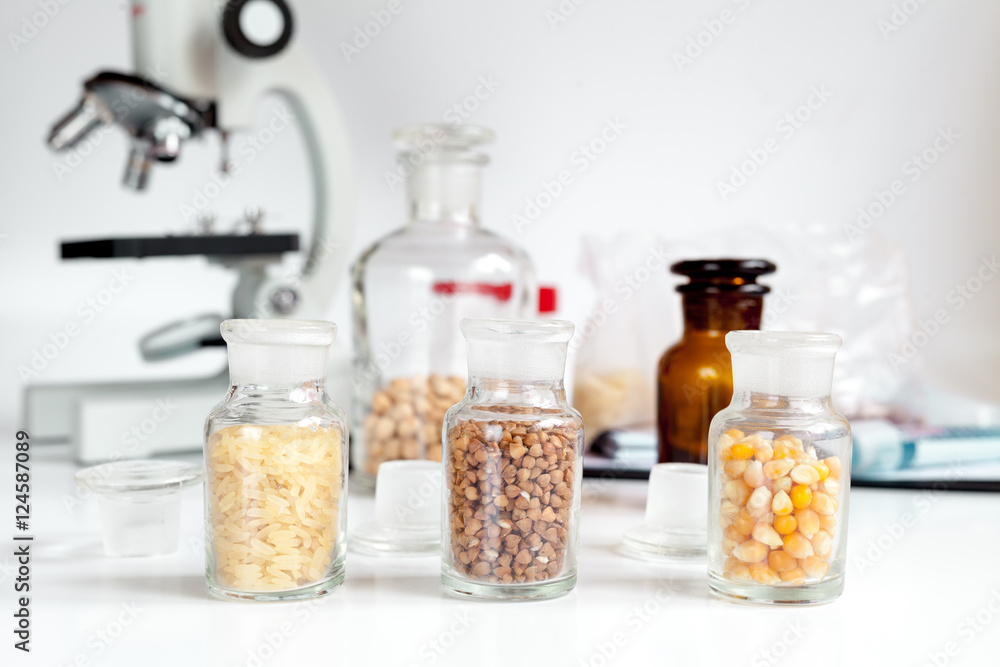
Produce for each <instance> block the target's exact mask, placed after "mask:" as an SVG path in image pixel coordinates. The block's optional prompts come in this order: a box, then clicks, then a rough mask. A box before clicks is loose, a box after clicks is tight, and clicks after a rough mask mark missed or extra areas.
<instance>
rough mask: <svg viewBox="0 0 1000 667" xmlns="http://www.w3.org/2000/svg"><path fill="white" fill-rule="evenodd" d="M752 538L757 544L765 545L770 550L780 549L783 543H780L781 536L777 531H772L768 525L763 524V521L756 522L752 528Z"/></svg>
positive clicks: (771, 527) (772, 527) (772, 528)
mask: <svg viewBox="0 0 1000 667" xmlns="http://www.w3.org/2000/svg"><path fill="white" fill-rule="evenodd" d="M752 535H753V538H754V539H755V540H757V541H758V542H761V543H763V544H766V545H767V546H769V547H771V548H772V549H780V548H781V545H782V544H783V542H782V541H781V535H779V534H778V531H776V530H775V529H774V526H772V525H771V524H769V523H764V522H763V521H758V522H757V523H756V525H754V527H753V533H752Z"/></svg>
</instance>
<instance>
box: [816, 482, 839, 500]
mask: <svg viewBox="0 0 1000 667" xmlns="http://www.w3.org/2000/svg"><path fill="white" fill-rule="evenodd" d="M819 490H820V491H822V492H824V493H825V494H827V495H828V496H830V497H831V498H836V497H837V496H839V495H840V482H838V481H837V480H835V479H834V478H833V477H827V478H826V481H824V482H823V483H822V484H820V485H819Z"/></svg>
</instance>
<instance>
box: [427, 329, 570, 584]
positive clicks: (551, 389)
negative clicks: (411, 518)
mask: <svg viewBox="0 0 1000 667" xmlns="http://www.w3.org/2000/svg"><path fill="white" fill-rule="evenodd" d="M461 328H462V333H463V334H464V335H465V338H466V340H467V341H468V355H469V386H468V390H467V391H466V394H465V397H464V398H463V399H462V401H461V402H460V403H458V404H457V405H455V406H454V407H453V408H451V409H450V410H449V411H448V415H447V417H446V419H445V425H444V436H445V479H444V510H443V512H444V514H443V526H442V537H441V578H442V582H443V583H444V585H445V587H447V588H448V589H450V590H451V591H454V592H456V593H462V594H466V595H471V596H475V597H487V598H500V599H525V598H545V597H552V596H556V595H561V594H563V593H566V592H567V591H569V590H570V589H572V588H573V586H575V585H576V555H577V549H578V545H579V532H578V527H579V514H580V484H581V481H582V477H583V459H582V448H583V420H582V419H581V417H580V413H578V412H577V411H576V410H574V409H573V408H572V407H570V405H569V402H568V401H567V400H566V389H565V385H564V374H565V372H566V351H567V347H568V345H569V340H570V338H571V337H572V336H573V324H572V323H570V322H565V321H560V320H549V321H515V320H464V321H463V322H462V325H461Z"/></svg>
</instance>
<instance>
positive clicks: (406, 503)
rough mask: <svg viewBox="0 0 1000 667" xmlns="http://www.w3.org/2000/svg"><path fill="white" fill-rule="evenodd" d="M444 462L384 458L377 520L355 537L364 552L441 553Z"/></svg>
mask: <svg viewBox="0 0 1000 667" xmlns="http://www.w3.org/2000/svg"><path fill="white" fill-rule="evenodd" d="M442 477H443V474H442V470H441V464H440V463H437V462H436V461H402V460H400V461H384V462H383V463H382V464H381V465H380V466H379V468H378V476H377V478H376V481H375V521H373V522H371V523H368V524H365V525H363V526H361V528H359V529H358V530H357V531H355V533H354V535H353V537H352V539H351V547H352V548H353V549H354V550H355V551H358V552H360V553H366V554H371V555H377V556H425V555H434V556H436V555H438V552H439V551H440V549H441V480H442Z"/></svg>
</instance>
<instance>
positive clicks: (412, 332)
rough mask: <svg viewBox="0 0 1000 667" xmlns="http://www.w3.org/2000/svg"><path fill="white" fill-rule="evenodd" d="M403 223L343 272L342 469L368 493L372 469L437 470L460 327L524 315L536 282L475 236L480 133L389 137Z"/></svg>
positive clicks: (496, 243)
mask: <svg viewBox="0 0 1000 667" xmlns="http://www.w3.org/2000/svg"><path fill="white" fill-rule="evenodd" d="M394 138H395V142H396V145H397V146H398V147H399V148H401V149H402V152H401V154H400V162H401V164H402V165H403V166H404V171H406V172H408V177H407V179H406V190H407V209H408V213H409V224H407V225H406V226H405V227H402V228H401V229H398V230H397V231H395V232H393V233H391V234H389V235H388V236H386V237H384V238H382V239H381V240H379V241H378V242H377V243H375V244H374V245H372V246H371V247H370V248H368V249H367V250H366V251H365V252H364V253H362V255H361V256H360V257H359V258H358V260H357V262H356V263H355V265H354V267H353V269H352V272H353V308H354V373H353V385H354V386H353V396H354V401H353V411H352V413H353V418H354V423H355V424H356V425H357V428H356V429H355V434H354V436H355V437H354V442H353V443H352V450H353V453H352V461H353V463H354V468H355V471H356V474H357V476H358V479H359V480H360V481H361V482H362V483H365V484H366V485H371V484H373V483H374V477H375V474H376V473H377V472H378V466H379V464H380V463H381V462H382V461H390V460H396V459H431V460H435V461H440V460H441V424H442V422H443V420H444V414H445V411H446V410H448V408H450V407H451V406H452V405H454V404H455V403H457V402H458V401H459V400H460V399H461V398H462V396H463V394H464V393H465V369H466V364H465V350H464V345H463V344H462V340H461V338H460V336H459V328H458V326H459V322H460V321H461V320H462V318H465V317H492V318H518V317H526V316H528V315H529V314H530V313H532V312H533V310H534V308H535V302H536V299H537V294H536V288H535V280H534V272H533V270H532V267H531V263H530V260H529V259H528V256H527V255H526V254H525V252H524V251H522V250H521V249H520V248H519V247H517V246H516V245H514V244H513V243H511V242H510V241H507V240H506V239H504V238H502V237H500V236H498V235H496V234H494V233H492V232H490V231H488V230H486V229H483V228H482V227H481V226H480V196H481V190H482V169H483V166H484V165H485V164H486V163H487V158H486V156H485V155H483V154H482V153H480V152H479V151H478V150H477V149H478V148H479V147H480V146H481V145H483V144H486V143H488V142H490V141H492V138H493V133H492V132H491V131H489V130H487V129H485V128H480V127H473V126H465V125H457V126H446V125H418V126H410V127H405V128H402V129H400V130H398V131H397V132H396V133H395V135H394Z"/></svg>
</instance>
